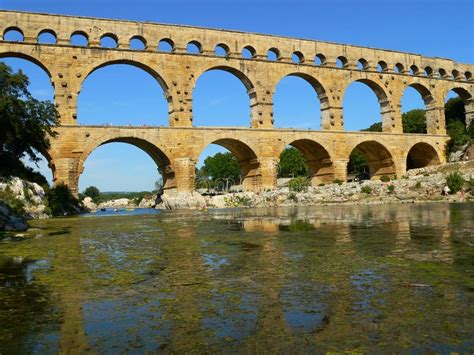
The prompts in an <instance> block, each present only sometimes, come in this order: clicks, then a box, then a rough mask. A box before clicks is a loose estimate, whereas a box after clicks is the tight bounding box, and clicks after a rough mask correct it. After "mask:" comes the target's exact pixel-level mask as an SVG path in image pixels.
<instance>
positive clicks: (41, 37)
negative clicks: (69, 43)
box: [38, 29, 57, 44]
mask: <svg viewBox="0 0 474 355" xmlns="http://www.w3.org/2000/svg"><path fill="white" fill-rule="evenodd" d="M56 42H57V36H56V32H54V31H53V30H50V29H46V30H42V31H41V32H40V33H38V43H41V44H56Z"/></svg>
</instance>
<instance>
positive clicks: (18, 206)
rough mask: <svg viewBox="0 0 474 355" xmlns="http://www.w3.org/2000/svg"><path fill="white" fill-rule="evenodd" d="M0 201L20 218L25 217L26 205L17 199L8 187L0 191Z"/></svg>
mask: <svg viewBox="0 0 474 355" xmlns="http://www.w3.org/2000/svg"><path fill="white" fill-rule="evenodd" d="M0 201H2V202H3V203H5V204H7V205H8V206H10V208H11V209H12V211H13V212H15V213H16V214H17V215H19V216H24V215H25V204H24V203H23V201H21V200H19V199H17V198H16V196H15V194H14V193H13V192H12V191H11V190H10V188H9V187H7V188H6V189H5V190H0Z"/></svg>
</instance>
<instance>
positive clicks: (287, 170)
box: [278, 147, 309, 178]
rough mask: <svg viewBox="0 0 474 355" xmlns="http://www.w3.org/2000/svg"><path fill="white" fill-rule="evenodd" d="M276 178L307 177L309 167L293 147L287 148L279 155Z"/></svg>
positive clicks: (301, 154)
mask: <svg viewBox="0 0 474 355" xmlns="http://www.w3.org/2000/svg"><path fill="white" fill-rule="evenodd" d="M279 167H280V169H279V171H278V177H283V178H288V177H297V176H307V175H308V171H309V167H308V163H307V162H306V159H305V157H304V156H303V153H301V152H300V151H299V150H298V149H296V148H294V147H287V148H285V150H283V152H282V153H281V155H280V163H279Z"/></svg>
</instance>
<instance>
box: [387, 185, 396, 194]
mask: <svg viewBox="0 0 474 355" xmlns="http://www.w3.org/2000/svg"><path fill="white" fill-rule="evenodd" d="M387 190H388V193H389V194H391V193H393V191H395V186H394V185H388V186H387Z"/></svg>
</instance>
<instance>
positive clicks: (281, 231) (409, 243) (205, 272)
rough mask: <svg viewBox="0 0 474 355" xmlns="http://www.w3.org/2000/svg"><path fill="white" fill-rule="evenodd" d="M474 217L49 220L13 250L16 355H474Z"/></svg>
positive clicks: (359, 213) (9, 276)
mask: <svg viewBox="0 0 474 355" xmlns="http://www.w3.org/2000/svg"><path fill="white" fill-rule="evenodd" d="M142 212H143V211H142ZM473 216H474V204H440V203H437V204H426V205H384V206H382V205H381V206H325V207H310V208H291V209H288V208H278V209H232V210H215V211H205V212H204V211H186V212H184V211H183V212H176V211H172V212H171V211H164V212H160V213H156V212H155V213H154V214H143V213H142V214H137V213H135V214H130V215H114V214H112V215H107V214H106V215H97V216H92V215H90V216H80V217H73V218H59V219H51V220H45V221H34V222H32V223H31V224H32V225H33V227H34V228H33V229H32V230H30V231H29V232H28V233H27V234H26V237H22V238H11V237H5V236H3V239H2V240H1V241H0V325H1V327H0V353H1V354H9V353H38V354H40V353H41V354H45V353H55V352H58V351H59V352H70V353H82V352H86V351H90V352H94V353H97V352H98V353H109V354H115V353H142V352H146V351H163V352H179V353H185V352H186V353H187V352H189V351H195V352H218V353H222V352H226V353H228V352H235V353H237V352H239V353H240V352H247V353H248V352H251V353H269V352H285V353H295V352H318V353H320V352H327V351H369V352H373V351H377V352H394V351H396V352H399V351H403V352H405V351H406V352H413V353H421V352H425V351H435V352H442V353H449V352H453V351H455V352H465V353H472V352H473V351H474V340H473V339H474V218H473Z"/></svg>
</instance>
